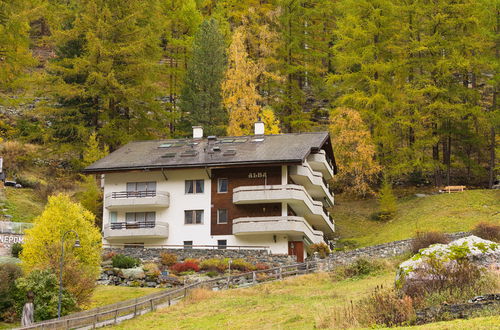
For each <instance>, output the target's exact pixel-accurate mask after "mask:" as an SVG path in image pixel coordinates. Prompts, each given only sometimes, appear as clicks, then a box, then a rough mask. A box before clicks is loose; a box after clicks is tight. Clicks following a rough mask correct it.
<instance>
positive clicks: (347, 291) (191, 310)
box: [115, 272, 394, 329]
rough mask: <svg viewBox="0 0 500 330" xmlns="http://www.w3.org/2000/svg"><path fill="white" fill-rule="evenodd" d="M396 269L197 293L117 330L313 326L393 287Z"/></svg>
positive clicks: (301, 327) (287, 280)
mask: <svg viewBox="0 0 500 330" xmlns="http://www.w3.org/2000/svg"><path fill="white" fill-rule="evenodd" d="M393 280H394V275H393V273H392V272H384V273H382V274H380V275H377V276H372V277H367V278H364V279H359V280H345V281H340V282H334V281H332V280H331V278H330V276H329V275H328V274H324V273H322V274H311V275H305V276H300V277H295V278H290V279H286V280H284V281H281V282H274V283H268V284H262V285H258V286H256V287H252V288H246V289H236V290H229V291H220V292H211V291H199V292H196V291H195V293H194V294H193V295H192V296H191V297H189V298H188V299H186V300H185V301H182V302H180V303H179V304H177V305H175V306H172V307H170V308H166V309H163V310H159V311H157V312H154V313H149V314H146V315H144V316H141V317H139V318H137V319H134V320H131V321H127V322H124V323H122V324H120V325H118V326H116V327H115V328H117V329H221V328H223V329H256V328H258V329H285V328H286V329H311V328H314V327H315V326H316V324H317V323H321V322H322V320H323V318H325V317H326V316H327V315H329V313H331V310H332V308H334V307H336V306H343V305H344V304H346V303H348V302H349V301H350V300H357V299H360V298H361V297H363V296H365V295H367V294H369V293H370V292H372V290H373V289H374V288H375V287H376V286H377V285H381V284H382V285H385V286H388V285H391V283H392V282H393Z"/></svg>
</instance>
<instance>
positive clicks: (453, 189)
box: [439, 186, 465, 194]
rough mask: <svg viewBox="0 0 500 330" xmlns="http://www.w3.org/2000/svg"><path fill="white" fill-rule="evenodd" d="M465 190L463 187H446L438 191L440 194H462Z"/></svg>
mask: <svg viewBox="0 0 500 330" xmlns="http://www.w3.org/2000/svg"><path fill="white" fill-rule="evenodd" d="M464 190H465V186H446V187H444V188H443V189H442V190H440V191H439V192H440V193H448V194H450V193H452V192H462V191H464Z"/></svg>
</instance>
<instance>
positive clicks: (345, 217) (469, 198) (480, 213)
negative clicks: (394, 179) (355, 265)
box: [333, 190, 500, 246]
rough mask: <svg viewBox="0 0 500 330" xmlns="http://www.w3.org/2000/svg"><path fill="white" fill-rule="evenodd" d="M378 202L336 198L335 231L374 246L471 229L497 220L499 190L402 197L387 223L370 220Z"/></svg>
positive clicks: (499, 204) (499, 220) (344, 236)
mask: <svg viewBox="0 0 500 330" xmlns="http://www.w3.org/2000/svg"><path fill="white" fill-rule="evenodd" d="M376 211H377V201H376V200H375V199H370V200H358V201H352V200H343V199H342V198H337V199H336V206H335V208H334V212H333V216H334V218H335V221H336V229H337V234H338V235H339V236H340V238H341V239H342V240H346V239H347V240H349V241H352V242H353V243H355V244H356V245H358V246H368V245H375V244H380V243H385V242H391V241H395V240H401V239H405V238H410V237H412V236H413V235H414V234H415V232H416V231H429V230H438V231H443V232H457V231H467V230H470V229H471V228H472V227H473V226H474V225H475V224H476V223H479V222H481V221H487V222H494V223H500V190H469V191H465V192H463V193H455V194H439V195H427V196H426V197H416V196H415V195H412V196H410V197H403V198H400V199H399V200H398V211H397V214H396V216H395V217H394V219H392V220H390V221H388V222H385V223H384V222H380V221H375V220H371V219H370V216H371V215H372V214H373V213H374V212H376Z"/></svg>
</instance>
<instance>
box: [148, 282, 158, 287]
mask: <svg viewBox="0 0 500 330" xmlns="http://www.w3.org/2000/svg"><path fill="white" fill-rule="evenodd" d="M156 284H157V283H156V282H146V286H147V287H148V288H155V287H156Z"/></svg>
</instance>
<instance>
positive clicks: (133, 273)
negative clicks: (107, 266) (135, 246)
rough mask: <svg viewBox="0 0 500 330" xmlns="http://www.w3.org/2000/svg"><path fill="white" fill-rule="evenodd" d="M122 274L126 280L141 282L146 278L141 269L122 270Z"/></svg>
mask: <svg viewBox="0 0 500 330" xmlns="http://www.w3.org/2000/svg"><path fill="white" fill-rule="evenodd" d="M121 272H122V274H123V277H124V278H126V279H133V280H140V279H143V278H145V277H146V274H144V271H143V270H142V268H141V267H136V268H128V269H122V270H121Z"/></svg>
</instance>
